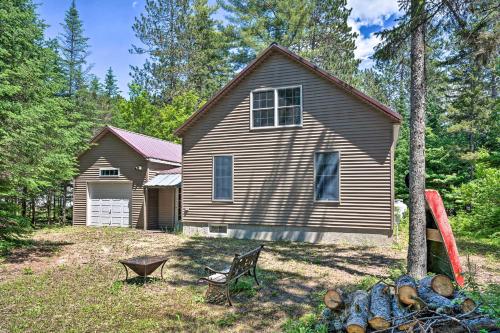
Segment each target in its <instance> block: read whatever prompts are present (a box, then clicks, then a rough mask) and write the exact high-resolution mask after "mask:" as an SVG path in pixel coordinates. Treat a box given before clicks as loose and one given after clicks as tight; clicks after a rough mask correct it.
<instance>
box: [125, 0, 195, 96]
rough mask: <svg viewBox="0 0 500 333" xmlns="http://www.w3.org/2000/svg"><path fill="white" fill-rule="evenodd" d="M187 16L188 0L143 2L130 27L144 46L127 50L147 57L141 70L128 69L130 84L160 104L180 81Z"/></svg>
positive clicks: (183, 69) (184, 51) (183, 64)
mask: <svg viewBox="0 0 500 333" xmlns="http://www.w3.org/2000/svg"><path fill="white" fill-rule="evenodd" d="M188 15H189V1H188V0H147V1H146V5H145V9H144V13H141V14H140V16H139V17H137V18H136V19H135V22H134V25H133V26H132V29H133V30H134V32H135V35H136V37H137V38H138V39H139V40H140V41H141V43H142V44H143V45H144V46H136V45H132V49H131V50H130V51H131V52H132V53H134V54H142V55H146V56H147V59H146V61H145V63H144V65H143V66H142V67H137V66H133V67H132V78H133V82H134V84H136V85H139V86H140V87H141V88H142V89H143V90H145V91H148V92H149V94H150V95H151V96H152V97H153V98H155V99H156V100H157V101H158V103H160V104H161V103H165V102H167V101H168V100H170V99H171V98H172V97H173V96H174V95H175V93H176V91H177V90H178V89H179V86H180V85H181V83H182V80H183V73H185V61H184V60H185V59H186V47H187V45H186V43H185V40H186V25H187V16H188Z"/></svg>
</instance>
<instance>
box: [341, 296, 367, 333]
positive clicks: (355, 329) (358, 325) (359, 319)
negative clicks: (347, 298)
mask: <svg viewBox="0 0 500 333" xmlns="http://www.w3.org/2000/svg"><path fill="white" fill-rule="evenodd" d="M348 315H349V316H348V318H347V321H346V323H345V326H346V330H347V333H364V332H366V325H367V322H368V293H367V292H366V291H364V290H358V291H356V292H354V294H353V295H352V302H351V304H350V306H349V309H348Z"/></svg>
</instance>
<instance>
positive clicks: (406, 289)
mask: <svg viewBox="0 0 500 333" xmlns="http://www.w3.org/2000/svg"><path fill="white" fill-rule="evenodd" d="M398 297H399V300H400V301H401V303H403V304H406V305H410V304H415V303H416V302H417V290H416V289H415V288H414V287H411V286H402V287H400V288H399V289H398Z"/></svg>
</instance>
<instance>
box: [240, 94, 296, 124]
mask: <svg viewBox="0 0 500 333" xmlns="http://www.w3.org/2000/svg"><path fill="white" fill-rule="evenodd" d="M250 96H251V110H250V114H251V116H250V119H251V128H253V129H254V128H256V129H259V128H273V127H289V126H301V125H302V87H301V86H292V87H282V88H265V89H257V90H254V91H252V92H251V95H250Z"/></svg>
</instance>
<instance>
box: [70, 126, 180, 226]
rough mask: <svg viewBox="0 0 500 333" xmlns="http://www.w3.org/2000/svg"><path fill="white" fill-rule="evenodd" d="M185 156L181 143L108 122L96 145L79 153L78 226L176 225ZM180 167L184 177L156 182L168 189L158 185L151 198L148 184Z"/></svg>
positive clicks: (75, 193)
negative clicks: (171, 181)
mask: <svg viewBox="0 0 500 333" xmlns="http://www.w3.org/2000/svg"><path fill="white" fill-rule="evenodd" d="M181 158H182V152H181V146H180V145H178V144H175V143H172V142H168V141H164V140H160V139H157V138H153V137H150V136H146V135H143V134H139V133H134V132H130V131H126V130H123V129H119V128H116V127H112V126H106V127H104V128H103V129H102V130H101V131H100V132H99V133H97V134H96V136H95V137H94V138H93V139H92V141H91V142H90V148H89V149H87V150H86V151H84V152H82V153H81V154H80V155H79V156H78V163H79V173H78V175H77V176H76V177H75V180H74V190H73V225H79V226H85V225H86V226H94V227H129V228H136V229H144V230H146V229H171V228H173V227H174V226H175V224H176V221H177V219H174V218H172V217H177V216H179V214H178V207H179V206H178V205H175V202H176V200H178V199H176V195H178V193H179V192H180V190H179V188H178V187H179V186H180V166H181ZM174 169H175V173H176V174H178V176H177V178H179V180H178V181H177V182H175V183H172V184H170V183H168V184H163V183H162V184H156V183H155V182H153V185H161V187H162V188H156V187H155V186H153V187H154V188H152V189H151V191H150V192H151V193H150V194H151V195H150V196H149V200H148V188H149V187H148V186H147V185H146V184H147V183H148V182H149V181H151V180H152V179H154V178H155V177H157V176H158V175H159V174H161V173H163V172H166V171H168V170H174ZM165 177H166V176H165ZM172 177H173V176H172ZM167 178H168V177H167ZM170 178H171V177H170ZM148 185H149V184H148ZM155 195H156V197H155ZM155 198H156V199H155ZM177 202H178V201H177ZM149 206H150V207H149Z"/></svg>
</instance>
